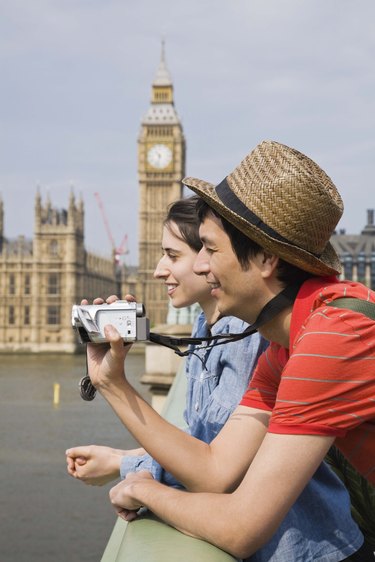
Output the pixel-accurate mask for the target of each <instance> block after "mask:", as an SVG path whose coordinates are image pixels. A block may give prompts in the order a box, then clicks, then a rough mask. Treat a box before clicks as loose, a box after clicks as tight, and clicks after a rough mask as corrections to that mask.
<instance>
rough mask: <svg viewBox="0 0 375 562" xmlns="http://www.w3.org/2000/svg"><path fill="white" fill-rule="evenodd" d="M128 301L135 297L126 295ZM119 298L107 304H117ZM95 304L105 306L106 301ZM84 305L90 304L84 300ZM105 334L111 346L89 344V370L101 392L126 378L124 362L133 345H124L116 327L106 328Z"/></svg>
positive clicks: (93, 382) (114, 297) (97, 301)
mask: <svg viewBox="0 0 375 562" xmlns="http://www.w3.org/2000/svg"><path fill="white" fill-rule="evenodd" d="M126 297H127V298H126V300H129V301H132V300H134V297H132V296H131V295H126ZM117 300H118V297H117V296H116V295H111V296H110V297H108V298H107V300H106V302H107V304H111V303H113V302H116V301H117ZM93 303H94V304H103V303H104V300H103V299H101V298H96V299H94V301H93ZM81 304H82V305H86V304H88V301H87V300H86V299H84V300H83V301H82V302H81ZM104 334H105V336H106V339H107V340H108V342H109V344H92V343H89V344H87V368H88V374H89V376H90V379H91V382H92V384H93V385H94V386H95V388H97V389H98V390H99V391H100V390H101V389H103V388H105V387H108V386H110V385H111V384H116V383H120V384H121V381H123V379H124V377H125V371H124V361H125V357H126V355H127V354H128V352H129V350H130V348H131V344H127V345H124V342H123V339H122V338H121V336H120V334H119V332H118V331H117V330H116V328H115V327H114V326H112V325H111V324H108V325H107V326H104Z"/></svg>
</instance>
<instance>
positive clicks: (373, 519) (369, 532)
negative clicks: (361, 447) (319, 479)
mask: <svg viewBox="0 0 375 562" xmlns="http://www.w3.org/2000/svg"><path fill="white" fill-rule="evenodd" d="M326 305H327V306H333V307H337V308H346V309H349V310H354V311H356V312H359V313H360V314H364V315H365V316H368V318H371V320H375V303H372V302H368V301H366V300H363V299H355V298H351V297H343V298H340V299H335V300H333V301H331V302H330V303H326ZM325 460H326V461H327V462H328V464H329V465H330V466H331V467H332V468H333V470H334V471H335V472H336V474H337V475H338V476H339V477H340V478H341V480H342V481H343V483H344V484H345V487H346V488H347V490H348V492H349V495H350V502H351V507H352V515H353V519H354V520H355V521H356V522H357V524H358V526H359V528H360V529H361V531H362V533H363V535H364V537H365V539H366V540H367V542H368V543H369V544H370V545H371V546H373V547H374V548H375V487H374V486H373V485H372V484H371V483H370V482H369V481H368V480H366V478H364V477H363V476H362V475H361V474H360V473H359V472H358V471H357V470H356V469H355V468H354V467H353V466H352V465H351V464H350V463H349V462H348V460H347V459H346V458H345V456H344V455H343V454H342V453H341V452H340V450H339V449H338V448H337V447H335V446H333V447H332V448H331V449H330V451H329V452H328V454H327V456H326V459H325Z"/></svg>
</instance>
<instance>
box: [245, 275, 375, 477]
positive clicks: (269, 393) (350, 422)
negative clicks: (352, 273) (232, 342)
mask: <svg viewBox="0 0 375 562" xmlns="http://www.w3.org/2000/svg"><path fill="white" fill-rule="evenodd" d="M343 296H347V297H354V298H360V299H365V300H369V301H371V302H375V293H374V292H373V291H370V290H369V289H368V288H367V287H365V286H364V285H361V284H359V283H351V282H339V281H337V280H335V279H332V278H330V279H321V278H320V279H317V278H314V279H310V280H308V281H307V282H306V283H304V284H303V286H302V287H301V290H300V292H299V294H298V296H297V299H296V301H295V303H294V306H293V311H292V319H291V329H290V347H289V349H290V353H289V352H288V350H286V349H284V348H282V347H280V346H279V345H277V344H274V343H271V345H270V346H269V347H268V349H267V350H266V351H265V353H264V354H263V355H262V356H261V358H260V360H259V362H258V365H257V367H256V369H255V372H254V375H253V377H252V380H251V382H250V385H249V388H248V390H247V391H246V393H245V395H244V397H243V399H242V401H241V404H242V405H245V406H251V407H254V408H259V409H263V410H270V411H272V415H271V420H270V425H269V431H270V432H272V433H287V434H316V435H332V436H336V438H337V439H336V442H335V444H336V445H337V446H338V447H339V448H340V449H341V450H342V452H343V453H344V454H345V456H346V457H347V458H348V460H349V461H350V462H351V463H352V464H353V465H354V466H355V467H356V468H357V469H358V470H359V471H360V472H361V473H362V474H363V475H364V476H365V477H366V478H367V479H368V480H370V481H371V482H373V483H375V322H374V321H373V320H371V319H370V318H367V316H364V315H363V314H360V313H358V312H354V311H351V310H343V309H339V308H334V307H329V306H326V303H327V302H330V301H332V300H334V299H337V298H341V297H343Z"/></svg>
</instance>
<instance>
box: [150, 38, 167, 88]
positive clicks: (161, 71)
mask: <svg viewBox="0 0 375 562" xmlns="http://www.w3.org/2000/svg"><path fill="white" fill-rule="evenodd" d="M152 85H153V86H156V87H164V88H165V87H168V86H172V78H171V75H170V73H169V70H168V67H167V63H166V61H165V39H164V38H163V39H162V40H161V56H160V63H159V67H158V69H157V71H156V75H155V78H154V81H153V83H152Z"/></svg>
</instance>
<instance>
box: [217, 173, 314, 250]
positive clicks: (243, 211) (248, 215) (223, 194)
mask: <svg viewBox="0 0 375 562" xmlns="http://www.w3.org/2000/svg"><path fill="white" fill-rule="evenodd" d="M215 191H216V195H217V196H218V197H219V199H220V200H221V201H222V202H223V203H224V204H225V206H226V207H227V208H228V209H230V210H231V211H232V212H233V213H236V214H237V215H238V216H240V217H241V218H242V219H244V220H246V221H247V222H248V223H249V224H251V225H253V226H255V227H256V228H258V229H259V230H261V231H262V232H264V233H265V234H267V235H268V236H270V237H271V238H274V239H275V240H278V241H279V242H283V243H286V244H289V245H290V246H294V247H295V248H298V249H302V250H304V248H301V247H300V246H298V245H297V244H295V243H294V242H291V241H290V240H288V239H287V238H285V237H284V236H281V234H279V233H278V232H276V230H274V229H273V228H271V227H270V226H268V225H267V224H266V223H264V222H263V221H262V220H261V219H260V218H259V217H258V216H257V215H256V214H255V213H253V212H252V211H250V209H249V208H248V207H246V205H245V204H244V203H243V202H242V201H241V199H239V198H238V197H237V195H236V194H235V193H234V192H233V190H232V189H231V187H230V185H229V183H228V182H227V178H224V179H223V181H222V182H220V183H219V184H218V185H217V186H216V187H215ZM310 254H311V255H313V256H315V257H317V258H319V257H320V255H321V254H315V253H313V252H310Z"/></svg>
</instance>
